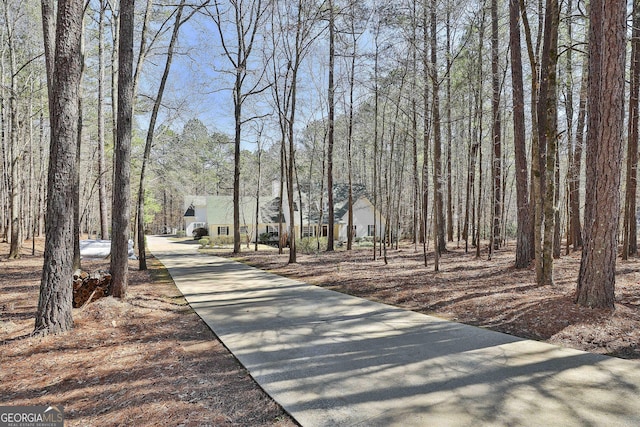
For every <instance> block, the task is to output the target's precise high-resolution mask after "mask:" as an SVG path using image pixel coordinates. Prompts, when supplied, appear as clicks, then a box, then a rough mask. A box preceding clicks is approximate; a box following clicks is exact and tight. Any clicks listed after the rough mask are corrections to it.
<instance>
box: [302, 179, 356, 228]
mask: <svg viewBox="0 0 640 427" xmlns="http://www.w3.org/2000/svg"><path fill="white" fill-rule="evenodd" d="M352 196H353V202H354V203H355V201H356V200H358V199H360V198H361V197H367V190H366V187H365V186H364V185H363V184H353V185H352ZM327 198H328V197H327V194H325V195H324V196H323V205H324V206H323V213H322V221H323V222H325V223H326V221H327V215H328V209H327V208H328V206H327ZM303 200H304V196H303ZM348 210H349V185H348V184H334V186H333V218H334V221H336V222H339V221H340V220H342V218H344V216H345V215H346V213H347V211H348ZM305 211H306V212H304V214H305V215H308V219H309V220H310V221H313V222H317V221H318V220H319V219H320V211H319V209H318V205H317V204H316V203H313V204H312V205H311V206H310V208H309V209H305Z"/></svg>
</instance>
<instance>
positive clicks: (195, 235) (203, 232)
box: [193, 227, 209, 240]
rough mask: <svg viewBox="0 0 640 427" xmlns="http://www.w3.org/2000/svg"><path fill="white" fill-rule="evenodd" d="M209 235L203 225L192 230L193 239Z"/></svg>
mask: <svg viewBox="0 0 640 427" xmlns="http://www.w3.org/2000/svg"><path fill="white" fill-rule="evenodd" d="M208 235H209V230H207V229H206V228H204V227H198V228H196V229H195V230H193V240H200V239H201V238H202V237H204V236H208Z"/></svg>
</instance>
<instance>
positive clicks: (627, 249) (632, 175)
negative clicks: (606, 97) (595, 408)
mask: <svg viewBox="0 0 640 427" xmlns="http://www.w3.org/2000/svg"><path fill="white" fill-rule="evenodd" d="M630 68H631V83H630V85H629V93H630V94H629V122H628V134H627V138H628V142H627V177H626V194H625V202H624V228H623V235H622V236H623V242H622V259H625V260H626V259H628V258H629V256H630V255H631V256H633V255H637V254H638V236H637V230H636V209H637V207H636V195H637V194H636V193H637V188H638V112H639V105H638V98H639V97H640V1H638V0H634V1H633V29H632V36H631V66H630Z"/></svg>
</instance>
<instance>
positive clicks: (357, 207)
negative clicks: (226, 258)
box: [184, 184, 385, 241]
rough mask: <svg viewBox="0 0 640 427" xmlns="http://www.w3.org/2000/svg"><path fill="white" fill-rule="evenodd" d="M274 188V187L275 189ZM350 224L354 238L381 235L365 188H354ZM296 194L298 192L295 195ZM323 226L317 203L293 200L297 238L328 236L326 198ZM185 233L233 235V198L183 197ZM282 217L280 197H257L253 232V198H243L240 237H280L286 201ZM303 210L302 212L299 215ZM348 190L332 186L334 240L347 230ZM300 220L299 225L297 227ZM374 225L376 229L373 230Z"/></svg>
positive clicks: (285, 218) (285, 221)
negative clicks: (199, 230) (201, 231)
mask: <svg viewBox="0 0 640 427" xmlns="http://www.w3.org/2000/svg"><path fill="white" fill-rule="evenodd" d="M274 188H275V187H274ZM352 193H353V225H354V237H359V238H362V237H366V236H373V234H374V229H375V230H376V235H377V236H378V237H379V236H381V235H382V234H383V233H384V223H385V220H384V218H383V217H381V215H380V213H379V212H377V211H376V210H375V209H374V207H373V204H372V203H371V202H370V201H369V199H368V198H367V197H366V194H365V189H364V186H362V185H358V186H353V191H352ZM296 194H297V192H296ZM322 200H323V201H324V203H323V207H322V211H323V214H322V224H320V223H319V222H320V206H319V200H312V199H311V198H310V197H309V196H308V194H303V196H302V200H300V199H299V198H298V197H296V200H295V203H294V217H295V218H294V223H295V227H294V230H295V233H296V235H297V236H302V237H313V236H317V235H320V236H327V235H328V225H327V224H328V221H327V219H328V211H327V206H326V200H327V197H326V195H325V196H324V197H323V198H322ZM184 204H185V215H184V221H185V232H186V234H187V236H190V235H192V233H193V230H195V229H196V228H198V227H205V228H207V230H208V232H209V236H232V235H233V198H232V197H231V196H186V197H185V200H184ZM282 205H283V206H282V217H281V218H279V216H278V214H279V211H280V198H279V197H275V196H273V195H272V196H270V197H263V196H261V197H260V206H259V209H258V226H257V230H256V199H255V197H245V198H243V199H241V201H240V234H241V235H243V236H246V238H247V239H248V241H255V239H256V238H259V237H260V236H261V235H263V234H265V233H267V234H268V235H269V237H271V238H272V240H273V237H274V236H275V237H276V238H277V236H279V233H278V231H279V224H280V222H282V224H283V228H284V230H285V231H287V230H288V224H290V221H289V207H288V200H287V199H286V198H285V199H284V201H283V203H282ZM300 209H302V212H300ZM348 215H349V212H348V187H347V186H346V185H344V184H338V185H335V186H334V236H335V238H336V240H340V241H346V240H347V229H348ZM300 218H302V224H300ZM374 223H377V224H378V226H377V228H374ZM381 224H382V225H381Z"/></svg>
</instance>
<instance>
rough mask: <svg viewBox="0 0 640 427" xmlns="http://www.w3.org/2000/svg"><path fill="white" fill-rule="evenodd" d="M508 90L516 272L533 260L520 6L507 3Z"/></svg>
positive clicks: (517, 0) (516, 0) (517, 1)
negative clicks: (512, 152) (515, 225)
mask: <svg viewBox="0 0 640 427" xmlns="http://www.w3.org/2000/svg"><path fill="white" fill-rule="evenodd" d="M509 30H510V31H509V34H510V42H509V44H510V52H511V80H512V82H511V86H512V90H513V139H514V141H513V145H514V150H515V168H516V170H515V176H516V198H517V205H518V223H517V241H516V261H515V267H516V268H526V267H528V266H529V263H530V262H531V259H532V257H533V247H532V242H531V240H530V237H531V234H530V230H531V217H530V212H531V208H530V206H529V183H528V168H529V167H528V165H527V154H526V141H525V119H524V83H523V76H522V53H521V41H520V2H519V0H510V1H509Z"/></svg>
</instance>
